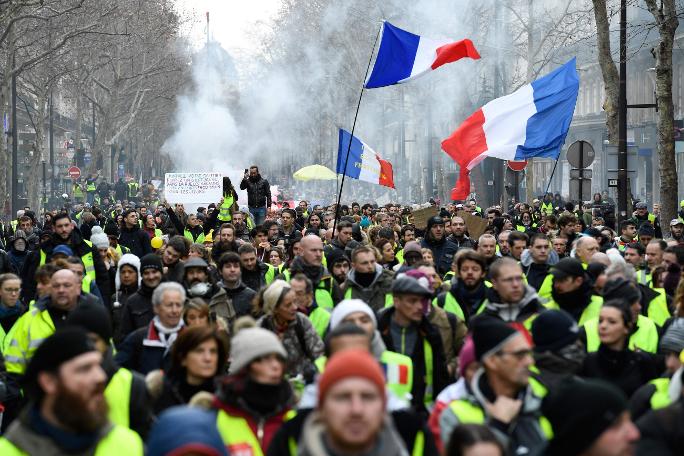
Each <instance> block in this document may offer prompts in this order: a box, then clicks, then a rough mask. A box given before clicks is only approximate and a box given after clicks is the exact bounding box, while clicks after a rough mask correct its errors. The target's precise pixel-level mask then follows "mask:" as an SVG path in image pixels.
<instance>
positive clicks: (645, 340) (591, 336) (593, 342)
mask: <svg viewBox="0 0 684 456" xmlns="http://www.w3.org/2000/svg"><path fill="white" fill-rule="evenodd" d="M584 331H585V332H586V334H587V352H589V353H590V352H595V351H596V350H598V348H599V345H601V339H600V338H599V334H598V318H594V319H592V320H589V321H587V322H586V323H585V324H584ZM637 348H638V349H639V350H642V351H645V352H648V353H656V352H657V351H658V327H657V326H656V324H655V323H653V321H652V320H651V319H650V318H647V317H644V316H643V315H639V318H637V330H636V331H635V332H634V333H633V334H632V335H631V336H630V337H629V349H630V350H636V349H637Z"/></svg>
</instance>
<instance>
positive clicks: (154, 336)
mask: <svg viewBox="0 0 684 456" xmlns="http://www.w3.org/2000/svg"><path fill="white" fill-rule="evenodd" d="M183 326H185V323H184V322H183V319H181V320H180V321H179V322H178V324H177V325H176V326H174V327H173V328H167V327H166V326H164V325H163V324H162V322H161V320H160V319H159V316H158V315H155V317H154V318H153V319H152V322H151V323H150V327H149V329H148V330H147V337H145V340H143V345H145V346H147V347H163V348H164V354H165V355H166V353H167V352H168V351H169V349H170V348H171V346H172V345H173V343H174V342H175V341H176V338H177V337H178V333H179V332H180V330H181V329H182V328H183Z"/></svg>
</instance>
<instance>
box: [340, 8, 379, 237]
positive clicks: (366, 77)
mask: <svg viewBox="0 0 684 456" xmlns="http://www.w3.org/2000/svg"><path fill="white" fill-rule="evenodd" d="M383 25H384V21H383V24H382V25H380V30H378V33H377V34H376V35H375V41H374V42H373V49H372V50H371V53H370V58H369V59H368V66H367V67H366V74H365V75H364V77H363V82H362V83H361V93H360V94H359V102H358V103H357V104H356V113H355V114H354V123H352V129H351V137H350V138H349V145H348V146H347V156H346V157H345V158H344V168H342V182H341V183H340V191H339V193H338V194H337V203H336V204H335V220H334V221H333V232H332V234H333V237H334V236H335V228H337V218H338V217H339V215H340V200H341V199H342V189H344V178H345V177H346V176H347V163H348V162H349V152H350V151H351V145H352V140H353V139H354V130H355V129H356V119H357V118H358V116H359V109H360V108H361V99H362V98H363V91H364V90H365V88H366V79H368V72H369V71H370V67H371V63H372V62H373V54H375V46H376V45H377V44H378V38H380V32H382V27H383Z"/></svg>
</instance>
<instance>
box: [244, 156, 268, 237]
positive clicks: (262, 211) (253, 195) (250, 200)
mask: <svg viewBox="0 0 684 456" xmlns="http://www.w3.org/2000/svg"><path fill="white" fill-rule="evenodd" d="M240 190H247V205H248V206H249V213H250V214H252V217H253V218H254V224H255V225H261V224H263V223H264V219H265V218H266V208H267V207H271V186H270V185H269V183H268V181H267V180H266V179H264V178H263V177H261V174H259V167H258V166H256V165H252V166H251V167H250V168H249V170H245V175H244V176H243V178H242V182H240Z"/></svg>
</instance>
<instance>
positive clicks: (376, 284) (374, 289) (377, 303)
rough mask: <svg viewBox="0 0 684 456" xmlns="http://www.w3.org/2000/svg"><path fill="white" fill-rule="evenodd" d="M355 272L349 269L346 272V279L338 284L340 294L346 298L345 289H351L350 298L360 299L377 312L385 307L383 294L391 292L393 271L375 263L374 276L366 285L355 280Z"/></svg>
mask: <svg viewBox="0 0 684 456" xmlns="http://www.w3.org/2000/svg"><path fill="white" fill-rule="evenodd" d="M356 275H357V272H356V271H355V270H354V269H351V270H350V271H349V272H348V273H347V280H346V281H345V282H344V283H343V284H342V285H341V286H340V288H341V291H342V295H343V296H345V299H346V298H347V290H348V289H350V290H351V296H350V297H349V298H351V299H360V300H362V301H363V302H365V303H366V304H368V305H369V306H370V308H371V309H373V311H374V312H378V311H380V310H382V309H383V308H384V307H385V296H386V295H387V294H391V293H392V280H393V279H394V272H392V271H390V270H389V269H384V268H383V267H382V266H380V265H379V264H376V265H375V277H374V278H373V281H372V282H371V283H370V285H368V286H367V287H363V286H362V285H360V284H359V283H357V282H356Z"/></svg>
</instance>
